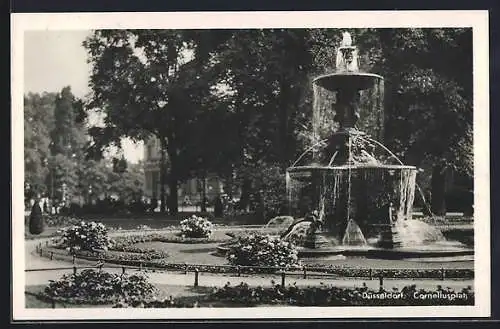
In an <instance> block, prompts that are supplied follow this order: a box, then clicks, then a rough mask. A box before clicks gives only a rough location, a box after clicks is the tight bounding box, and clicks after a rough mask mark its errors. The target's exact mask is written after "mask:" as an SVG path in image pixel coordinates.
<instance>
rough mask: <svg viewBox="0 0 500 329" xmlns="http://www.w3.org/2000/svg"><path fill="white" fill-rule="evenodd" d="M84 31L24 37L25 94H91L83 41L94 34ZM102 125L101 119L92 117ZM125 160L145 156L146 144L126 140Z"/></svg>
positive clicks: (88, 68)
mask: <svg viewBox="0 0 500 329" xmlns="http://www.w3.org/2000/svg"><path fill="white" fill-rule="evenodd" d="M90 33H91V32H90V31H84V30H81V31H80V30H66V31H42V30H38V31H26V32H25V35H24V92H25V94H26V93H28V92H33V93H43V92H59V91H61V89H62V88H63V87H65V86H70V87H71V91H72V92H73V94H74V95H75V96H76V97H79V98H81V97H84V96H85V95H86V94H88V93H89V92H90V89H89V88H88V85H87V83H88V79H89V75H90V72H91V65H90V64H88V63H87V53H86V51H85V49H84V48H83V46H82V42H83V41H84V40H85V38H86V37H87V36H88V35H89V34H90ZM89 121H91V122H98V118H97V117H92V118H90V120H89ZM122 147H123V153H124V156H125V158H126V159H127V160H128V161H130V162H133V163H136V162H137V161H139V160H141V159H142V157H143V146H142V144H134V143H132V142H131V141H130V140H123V142H122Z"/></svg>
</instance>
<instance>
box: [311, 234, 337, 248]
mask: <svg viewBox="0 0 500 329" xmlns="http://www.w3.org/2000/svg"><path fill="white" fill-rule="evenodd" d="M328 246H331V243H330V240H329V239H328V238H327V237H326V236H325V233H323V232H314V233H312V234H308V235H307V237H306V238H305V241H304V247H306V248H310V249H318V248H324V247H328Z"/></svg>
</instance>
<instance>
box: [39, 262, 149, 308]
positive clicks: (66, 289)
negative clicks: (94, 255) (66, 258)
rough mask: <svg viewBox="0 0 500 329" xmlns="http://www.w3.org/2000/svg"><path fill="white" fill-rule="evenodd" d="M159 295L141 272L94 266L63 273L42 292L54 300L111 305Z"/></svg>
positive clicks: (42, 295) (44, 295)
mask: <svg viewBox="0 0 500 329" xmlns="http://www.w3.org/2000/svg"><path fill="white" fill-rule="evenodd" d="M156 294H157V289H156V288H155V287H154V286H153V285H152V284H151V283H149V282H148V281H147V279H146V277H144V276H141V275H136V274H133V275H125V274H123V275H118V274H112V273H108V272H104V271H96V270H92V269H87V270H83V271H81V272H80V273H77V274H76V275H75V274H71V275H66V274H65V275H63V276H62V277H61V278H60V279H59V280H57V281H54V280H51V281H50V283H49V285H48V286H47V287H45V290H44V291H43V293H42V294H41V295H40V297H42V298H50V299H53V300H59V301H65V302H73V303H86V304H109V303H116V302H118V301H120V300H144V299H148V298H151V297H153V296H155V295H156Z"/></svg>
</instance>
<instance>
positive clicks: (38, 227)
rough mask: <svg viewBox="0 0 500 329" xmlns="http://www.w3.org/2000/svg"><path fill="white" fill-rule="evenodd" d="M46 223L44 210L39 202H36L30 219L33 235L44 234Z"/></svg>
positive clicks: (30, 228)
mask: <svg viewBox="0 0 500 329" xmlns="http://www.w3.org/2000/svg"><path fill="white" fill-rule="evenodd" d="M43 229H44V223H43V216H42V208H40V204H39V203H38V200H36V201H35V203H34V204H33V207H32V208H31V213H30V219H29V230H30V233H31V234H36V235H38V234H40V233H42V232H43Z"/></svg>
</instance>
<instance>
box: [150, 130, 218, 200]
mask: <svg viewBox="0 0 500 329" xmlns="http://www.w3.org/2000/svg"><path fill="white" fill-rule="evenodd" d="M160 158H161V153H160V142H159V141H158V140H157V139H156V138H150V139H149V140H148V141H145V143H144V175H145V186H144V196H145V197H146V198H148V199H157V200H159V199H160V193H161V192H160V191H161V185H160ZM203 185H205V193H206V198H207V200H208V202H212V201H213V200H214V199H215V197H216V196H217V195H218V194H222V193H224V186H223V184H222V181H221V179H220V178H219V177H217V176H216V175H208V177H206V178H205V184H203V180H202V179H200V178H191V179H189V180H188V181H187V182H185V183H181V184H180V186H179V189H178V199H179V204H181V205H182V204H183V203H190V204H192V205H196V204H199V203H200V202H201V198H202V191H203ZM165 191H166V193H167V195H168V185H165Z"/></svg>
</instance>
